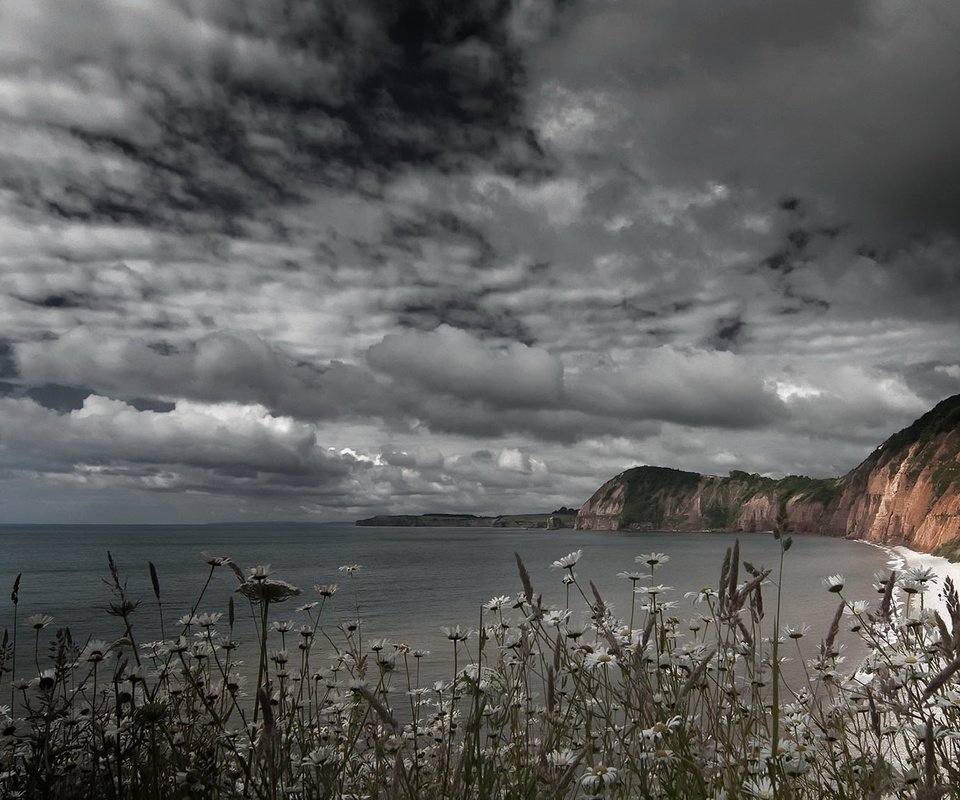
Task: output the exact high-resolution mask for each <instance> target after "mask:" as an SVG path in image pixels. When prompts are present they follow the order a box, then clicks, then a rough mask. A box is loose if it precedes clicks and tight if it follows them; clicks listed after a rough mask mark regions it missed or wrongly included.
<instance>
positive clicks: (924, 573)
mask: <svg viewBox="0 0 960 800" xmlns="http://www.w3.org/2000/svg"><path fill="white" fill-rule="evenodd" d="M903 577H904V578H906V579H907V580H911V581H916V582H917V583H933V582H935V581H936V579H937V576H936V573H934V571H933V570H932V569H930V567H921V566H916V567H910V569H908V570H907V571H906V572H905V573H904V575H903Z"/></svg>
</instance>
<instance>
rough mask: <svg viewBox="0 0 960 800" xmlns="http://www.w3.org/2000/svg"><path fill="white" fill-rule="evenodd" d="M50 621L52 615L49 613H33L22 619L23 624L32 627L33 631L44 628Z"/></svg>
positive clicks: (51, 620)
mask: <svg viewBox="0 0 960 800" xmlns="http://www.w3.org/2000/svg"><path fill="white" fill-rule="evenodd" d="M51 622H53V617H51V616H50V615H49V614H34V615H33V616H30V617H27V618H26V619H25V620H24V624H26V626H27V627H28V628H33V629H34V630H35V631H39V630H41V629H43V628H46V627H47V625H49V624H50V623H51Z"/></svg>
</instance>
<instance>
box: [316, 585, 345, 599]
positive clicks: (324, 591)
mask: <svg viewBox="0 0 960 800" xmlns="http://www.w3.org/2000/svg"><path fill="white" fill-rule="evenodd" d="M339 588H340V587H339V586H338V585H337V584H336V583H323V584H319V583H318V584H317V585H315V586H314V587H313V590H314V591H315V592H316V593H317V594H318V595H320V596H321V597H333V596H334V595H335V594H336V593H337V589H339Z"/></svg>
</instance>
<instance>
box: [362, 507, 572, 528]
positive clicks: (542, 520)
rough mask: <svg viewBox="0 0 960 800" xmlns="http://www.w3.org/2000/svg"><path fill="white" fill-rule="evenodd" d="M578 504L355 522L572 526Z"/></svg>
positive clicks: (382, 517)
mask: <svg viewBox="0 0 960 800" xmlns="http://www.w3.org/2000/svg"><path fill="white" fill-rule="evenodd" d="M577 510H578V509H576V508H567V507H566V506H563V507H561V508H558V509H557V510H556V511H550V512H536V513H533V514H500V515H498V516H495V517H480V516H477V515H475V514H439V513H437V514H380V515H378V516H375V517H367V518H366V519H358V520H357V521H356V522H355V523H354V524H355V525H363V526H374V527H375V526H384V527H398V528H521V529H532V528H544V529H547V530H556V529H558V528H572V527H573V524H574V522H576V519H577Z"/></svg>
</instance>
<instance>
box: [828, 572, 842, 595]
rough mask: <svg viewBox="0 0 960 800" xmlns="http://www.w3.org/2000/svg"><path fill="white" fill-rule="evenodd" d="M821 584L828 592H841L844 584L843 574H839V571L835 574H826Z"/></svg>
mask: <svg viewBox="0 0 960 800" xmlns="http://www.w3.org/2000/svg"><path fill="white" fill-rule="evenodd" d="M823 585H824V586H826V587H827V591H828V592H835V593H839V592H842V591H843V585H844V578H843V575H840V574H839V573H838V574H836V575H828V576H827V577H826V578H824V579H823Z"/></svg>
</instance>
